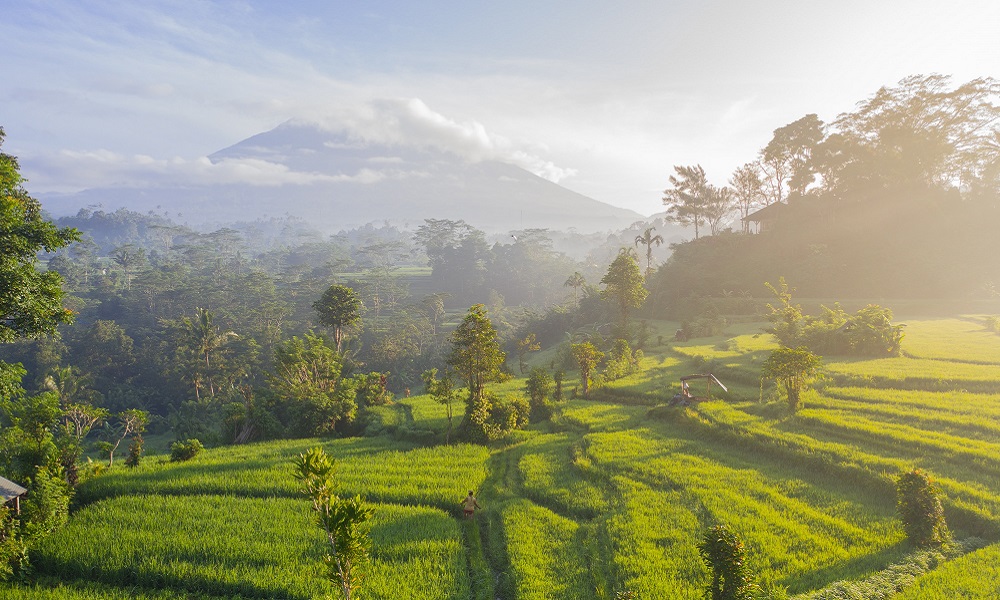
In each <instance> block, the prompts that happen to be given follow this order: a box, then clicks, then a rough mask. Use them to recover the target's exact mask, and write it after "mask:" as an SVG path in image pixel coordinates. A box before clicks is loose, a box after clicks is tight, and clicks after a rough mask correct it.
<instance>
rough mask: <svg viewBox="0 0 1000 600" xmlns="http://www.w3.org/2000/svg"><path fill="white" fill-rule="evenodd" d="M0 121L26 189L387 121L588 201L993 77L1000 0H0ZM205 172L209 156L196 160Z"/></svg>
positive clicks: (998, 71) (653, 197)
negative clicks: (301, 133) (298, 131)
mask: <svg viewBox="0 0 1000 600" xmlns="http://www.w3.org/2000/svg"><path fill="white" fill-rule="evenodd" d="M0 15H2V16H0V81H2V85H0V125H2V126H3V127H4V128H5V129H6V132H7V142H6V144H5V146H4V150H5V151H7V152H10V153H13V154H17V155H19V156H20V158H21V163H22V168H23V171H24V172H25V174H26V175H27V176H28V177H29V178H30V182H29V184H28V189H29V191H31V192H33V193H35V194H36V195H37V194H39V193H43V192H45V191H49V190H70V189H77V188H80V187H83V186H96V185H105V184H111V183H114V182H116V181H123V180H128V179H130V178H133V179H134V178H137V177H141V173H142V172H143V169H153V170H156V169H158V170H160V171H161V172H163V171H164V170H167V169H168V170H169V171H168V172H170V173H176V174H177V176H178V177H183V176H184V174H185V173H186V172H187V171H188V170H191V171H197V172H198V173H200V175H201V176H202V177H204V176H206V175H205V174H206V172H209V171H210V170H209V171H206V161H204V160H203V157H204V156H205V155H207V154H210V153H212V152H214V151H216V150H219V149H221V148H224V147H226V146H229V145H231V144H233V143H236V142H238V141H240V140H241V139H244V138H246V137H249V136H251V135H253V134H256V133H259V132H261V131H265V130H267V129H270V128H272V127H274V126H276V125H278V124H280V123H282V122H283V121H286V120H288V119H291V118H300V119H308V120H318V121H323V122H325V123H327V124H332V125H334V126H336V127H342V128H344V129H346V130H349V131H352V132H353V133H355V134H357V135H361V136H365V135H368V134H369V133H370V132H372V131H373V130H378V131H381V132H382V133H383V134H384V133H385V129H386V128H393V132H394V133H393V139H395V140H397V141H399V142H401V143H417V144H420V143H424V139H423V138H424V136H430V137H435V138H437V139H439V142H440V143H441V144H452V143H453V144H454V151H455V152H457V153H463V154H468V155H470V156H474V157H477V158H484V157H488V158H493V157H497V158H503V159H506V160H510V161H513V162H517V163H518V164H521V165H523V166H525V167H527V168H529V169H531V170H533V171H535V172H536V173H539V174H541V175H543V176H546V177H548V178H550V179H553V180H557V181H559V183H561V184H563V185H565V186H566V187H569V188H571V189H573V190H576V191H578V192H581V193H584V194H587V195H589V196H592V197H594V198H596V199H598V200H602V201H605V202H609V203H611V204H615V205H618V206H623V207H627V208H632V209H634V210H636V211H638V212H640V213H643V214H647V215H648V214H652V213H655V212H658V211H661V210H662V209H663V207H662V204H661V200H660V198H661V195H662V190H663V189H664V188H665V187H666V186H667V184H668V181H667V178H668V176H669V175H670V173H671V172H672V165H675V164H694V163H701V164H702V165H703V166H704V167H705V169H706V170H707V172H708V175H709V179H710V180H712V181H713V182H714V183H717V184H723V183H725V181H726V179H727V178H728V176H729V174H730V173H731V172H732V170H733V169H734V168H736V167H737V166H739V165H741V164H742V163H744V162H747V161H749V160H752V159H753V158H754V155H755V153H756V152H757V150H758V149H759V148H761V147H762V146H763V145H765V144H766V143H767V142H768V140H769V139H770V137H771V132H772V131H773V130H774V129H775V128H777V127H780V126H782V125H785V124H787V123H789V122H791V121H794V120H796V119H798V118H799V117H801V116H803V115H805V114H807V113H811V112H814V113H817V114H818V115H819V116H820V118H821V119H824V120H826V121H829V120H832V119H833V118H835V117H836V116H837V114H838V113H841V112H844V111H849V110H851V109H852V108H853V107H854V104H855V103H856V102H858V101H859V100H862V99H864V98H866V97H867V96H869V95H871V94H872V93H873V92H875V91H876V90H877V89H878V88H879V87H880V86H883V85H892V84H894V83H895V82H897V81H898V80H900V79H902V78H903V77H905V76H907V75H913V74H926V73H944V74H950V75H953V76H954V78H955V81H956V82H963V81H967V80H969V79H972V78H975V77H981V76H998V77H1000V36H998V32H1000V2H997V1H996V0H984V1H963V0H954V1H948V2H945V1H942V0H930V1H928V0H906V1H903V0H895V1H881V0H868V1H851V0H838V1H827V2H818V1H810V0H798V1H795V0H787V1H776V0H771V1H752V0H730V1H727V2H708V1H702V2H694V1H690V2H676V1H668V0H658V1H647V0H631V1H629V2H616V3H612V2H594V1H589V0H573V1H550V2H539V1H538V0H534V1H531V2H528V1H522V0H507V1H505V2H490V3H477V2H469V1H468V0H464V1H461V2H458V1H456V2H423V3H417V2H407V1H402V0H398V1H395V2H388V1H386V2H380V1H370V2H363V1H355V2H348V1H345V0H342V1H340V2H330V1H323V0H314V1H300V2H277V1H274V2H264V1H259V0H258V1H247V2H221V1H220V2H205V1H197V0H176V1H142V2H136V1H134V0H127V1H121V2H117V1H115V0H106V1H101V2H88V1H85V0H73V1H69V2H61V1H34V0H0ZM209 175H210V173H209Z"/></svg>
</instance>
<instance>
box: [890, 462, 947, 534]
mask: <svg viewBox="0 0 1000 600" xmlns="http://www.w3.org/2000/svg"><path fill="white" fill-rule="evenodd" d="M896 493H897V500H896V509H897V510H898V511H899V517H900V519H901V520H902V521H903V529H904V530H905V531H906V535H907V537H909V538H910V541H911V542H913V544H914V545H917V546H931V545H937V544H943V543H945V542H947V541H949V540H950V539H951V534H950V533H949V532H948V525H947V524H946V523H945V521H944V508H943V507H942V506H941V498H940V496H939V493H938V490H937V487H936V486H935V485H934V482H933V481H932V480H931V478H930V477H929V476H928V475H927V474H926V473H924V472H923V471H921V470H920V469H914V470H912V471H910V472H909V473H903V474H902V475H900V476H899V479H898V480H897V482H896Z"/></svg>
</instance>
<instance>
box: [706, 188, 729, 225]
mask: <svg viewBox="0 0 1000 600" xmlns="http://www.w3.org/2000/svg"><path fill="white" fill-rule="evenodd" d="M734 204H735V201H734V199H733V191H732V190H731V189H729V188H727V187H721V188H720V187H715V186H714V185H708V186H707V187H706V188H705V221H707V222H708V227H709V229H710V230H711V232H712V235H718V234H719V231H720V230H721V228H722V220H723V219H725V218H726V217H727V216H728V215H730V214H732V212H733V206H734Z"/></svg>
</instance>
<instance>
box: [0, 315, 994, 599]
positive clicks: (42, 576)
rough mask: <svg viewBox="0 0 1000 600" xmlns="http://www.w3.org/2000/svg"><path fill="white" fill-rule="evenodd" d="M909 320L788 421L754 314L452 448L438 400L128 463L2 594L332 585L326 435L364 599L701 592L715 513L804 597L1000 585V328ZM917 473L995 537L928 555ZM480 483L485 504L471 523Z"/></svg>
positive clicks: (247, 591) (833, 365) (839, 368)
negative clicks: (302, 466) (354, 541)
mask: <svg viewBox="0 0 1000 600" xmlns="http://www.w3.org/2000/svg"><path fill="white" fill-rule="evenodd" d="M907 324H908V327H907V337H906V339H905V340H904V342H903V350H904V356H902V357H898V358H884V359H869V360H857V359H844V358H842V357H825V360H824V364H825V368H826V370H827V373H828V376H827V377H826V379H824V380H821V381H819V382H818V383H817V384H816V389H815V390H813V391H810V392H808V393H807V394H806V395H805V396H804V398H803V406H802V408H801V409H800V410H799V411H798V412H797V413H795V414H791V413H789V412H788V411H787V408H786V407H785V406H784V404H783V403H782V402H781V401H780V399H779V398H777V397H776V396H775V394H774V392H773V391H771V390H770V389H767V388H762V387H761V386H760V384H759V376H757V374H758V373H759V364H760V361H761V360H762V359H763V358H764V357H766V355H767V353H768V352H769V351H770V349H771V348H772V347H773V344H772V342H771V341H770V338H769V337H768V336H766V335H754V334H752V333H748V331H751V330H750V329H749V328H747V327H741V328H740V329H739V330H738V331H737V332H736V333H738V335H733V336H728V337H727V336H722V337H720V338H711V339H707V340H692V341H691V342H686V343H683V344H675V345H673V346H667V345H666V344H664V345H662V346H657V348H656V351H655V352H654V351H649V352H647V354H646V358H645V360H644V362H643V363H642V366H643V369H642V371H641V372H640V373H637V374H635V375H632V376H630V377H626V378H623V379H621V380H618V381H615V382H613V383H611V384H608V385H607V386H605V387H604V388H601V389H599V390H597V391H596V392H595V394H594V395H593V396H592V397H591V398H590V399H583V398H575V399H571V400H566V401H562V402H560V403H558V405H557V414H556V416H555V418H554V419H553V421H552V422H551V423H544V424H540V425H538V426H533V427H531V428H529V429H528V430H526V431H522V432H518V433H517V434H516V435H513V436H511V437H510V438H508V439H506V440H504V441H502V442H501V443H498V444H496V445H493V446H489V447H487V446H478V445H468V444H453V445H445V444H443V443H442V442H443V432H444V431H445V430H446V429H447V419H446V413H445V407H443V406H441V405H439V404H437V403H435V402H433V400H431V399H430V398H428V397H426V396H414V397H412V398H406V399H400V400H399V401H398V403H397V404H396V405H393V406H390V407H383V408H382V409H380V411H379V413H378V415H376V417H375V418H377V423H376V425H377V427H376V429H377V430H378V431H379V432H381V435H378V436H375V437H357V438H343V439H333V440H291V441H279V442H270V443H262V444H251V445H247V446H239V447H228V448H219V449H214V450H210V451H207V452H205V453H204V454H203V455H201V456H199V457H197V458H196V459H194V460H192V461H190V462H186V463H168V462H165V461H161V460H158V459H155V458H154V459H149V460H147V461H145V463H144V464H143V465H142V466H140V467H139V468H136V469H131V470H130V469H125V468H117V467H116V468H115V469H112V470H111V471H110V472H108V473H106V474H104V475H102V476H100V477H97V478H95V479H92V480H90V481H88V482H86V483H85V484H84V486H83V487H82V488H81V489H80V492H79V495H78V505H79V508H78V509H77V510H76V511H75V513H74V514H73V516H72V518H71V520H70V523H69V524H68V525H67V526H66V527H65V528H63V529H61V530H59V531H57V532H56V533H55V534H53V535H52V536H50V537H49V538H48V539H47V540H46V541H45V542H44V543H43V544H42V545H40V546H39V547H38V548H36V549H34V550H33V551H32V555H31V559H32V564H33V565H34V568H35V571H36V577H37V583H36V584H33V585H32V586H20V585H16V584H8V585H7V586H6V587H0V599H3V598H26V599H29V600H34V599H39V600H42V599H44V600H48V599H52V600H62V599H66V600H75V599H77V598H95V599H108V600H117V599H119V598H137V599H140V600H146V599H150V600H154V599H155V600H159V599H160V598H168V597H178V596H180V597H187V598H196V599H206V600H210V599H212V598H222V597H235V596H239V597H243V598H292V599H311V598H324V597H328V596H329V597H335V595H336V590H335V589H333V588H332V587H331V584H330V583H329V582H327V581H325V580H324V578H323V577H322V572H323V562H322V555H323V552H324V549H323V539H322V534H321V532H320V531H319V529H318V528H317V527H316V526H315V524H314V522H313V520H312V516H311V514H310V511H309V506H308V503H307V502H306V501H305V500H304V499H303V498H302V497H301V495H300V493H299V491H298V488H297V485H296V482H295V480H294V478H293V477H292V474H291V468H290V459H291V457H292V456H294V455H295V454H297V453H299V452H302V451H304V450H305V449H307V448H309V447H312V446H315V445H317V444H321V445H322V446H323V447H324V448H325V449H326V450H327V452H328V453H330V454H331V455H333V456H334V457H336V459H337V460H338V475H337V477H338V483H339V489H338V491H339V492H340V493H342V494H347V495H355V494H359V495H361V496H362V497H363V498H364V499H365V500H366V501H367V502H369V503H371V504H372V505H373V506H374V507H375V509H376V517H375V520H374V522H373V523H372V525H371V530H370V538H371V542H372V561H371V563H370V564H369V565H367V566H366V568H365V569H366V577H365V580H364V585H363V587H362V591H361V593H360V594H359V595H358V596H357V597H358V598H359V599H365V598H387V599H388V598H393V599H396V598H442V599H459V598H462V599H464V598H477V599H482V600H486V599H490V600H496V599H497V598H505V599H510V600H514V599H518V600H521V599H536V598H539V599H540V598H598V599H612V598H615V595H616V594H617V593H619V592H624V591H628V592H632V593H633V594H635V595H636V597H638V598H641V599H643V600H646V599H659V598H663V599H675V598H680V599H685V598H691V599H694V598H701V597H703V595H704V589H705V585H706V584H707V581H708V571H707V568H706V567H705V565H704V564H703V563H702V561H701V559H700V556H699V554H698V550H697V544H698V542H699V540H700V536H701V535H702V533H703V532H704V531H705V530H706V529H707V528H708V527H710V526H711V525H714V524H717V523H725V524H727V525H729V526H730V527H732V528H733V530H734V531H736V532H737V533H738V535H739V536H740V537H741V539H742V540H743V541H744V543H745V545H746V548H747V553H748V554H747V562H748V565H749V567H750V570H751V571H752V572H753V573H754V575H755V577H756V579H757V581H758V582H760V583H762V584H764V585H765V587H768V588H770V589H785V590H787V591H788V593H790V594H792V595H794V597H796V598H802V599H805V598H846V597H859V598H862V597H863V598H868V597H872V598H874V597H879V598H883V597H886V598H887V597H890V596H889V595H885V594H889V593H897V592H896V591H894V590H897V589H898V596H892V597H898V598H902V599H910V598H914V599H915V598H921V599H923V598H930V599H934V598H959V597H967V598H993V597H997V595H998V594H1000V570H998V569H997V567H996V564H997V552H998V550H997V549H998V548H1000V545H997V543H996V542H997V541H998V540H1000V425H997V420H998V417H1000V336H997V335H996V334H993V333H989V335H986V333H984V331H983V330H982V327H981V325H979V324H978V322H977V321H976V319H975V318H974V317H968V318H954V319H937V320H933V321H919V320H918V321H912V320H911V321H908V322H907ZM989 336H992V337H989ZM934 340H939V341H940V343H934ZM708 369H711V370H712V372H714V373H716V374H717V375H718V376H719V377H720V378H721V379H722V380H723V381H724V382H726V383H727V384H731V385H729V387H730V392H729V393H726V394H719V393H718V390H713V395H715V396H716V399H713V400H706V401H702V402H698V403H695V404H694V405H691V406H686V407H668V406H666V404H667V402H668V401H669V400H670V398H671V396H672V395H673V394H674V393H675V391H676V390H677V385H676V382H677V377H679V376H680V375H682V374H686V373H692V372H703V371H704V370H708ZM571 375H574V374H571ZM521 386H523V380H513V381H511V382H507V383H506V384H504V386H503V389H504V390H505V391H506V392H515V391H517V390H518V389H520V387H521ZM570 386H572V382H569V385H568V386H567V387H566V389H567V390H569V389H571V387H570ZM696 391H698V390H696ZM455 408H456V411H457V412H459V413H460V411H461V409H462V407H461V406H456V407H455ZM459 418H460V414H459V416H458V417H456V425H457V421H458V419H459ZM413 432H424V433H421V434H420V436H423V437H420V436H415V435H414V434H413ZM425 439H429V440H430V442H429V443H428V442H426V441H422V440H425ZM414 440H416V441H414ZM914 467H920V468H922V469H925V470H926V471H928V472H929V473H930V474H931V476H932V477H933V478H934V479H935V480H936V482H937V484H938V485H939V487H940V489H941V490H942V492H943V494H944V503H945V509H946V516H947V517H948V519H949V523H950V526H951V528H952V530H953V532H954V534H955V536H956V539H957V540H959V541H960V542H962V543H965V542H964V541H963V540H979V542H977V543H976V544H973V543H971V542H970V543H968V544H966V545H965V546H961V547H962V548H968V549H972V548H974V547H979V546H985V547H984V548H982V549H979V550H975V551H968V550H963V551H957V550H956V551H954V552H952V553H951V554H948V555H947V556H945V555H944V554H942V555H940V556H938V555H933V556H931V555H929V554H928V555H924V554H920V553H914V549H913V548H912V547H911V546H909V544H908V542H907V541H906V540H905V536H904V534H903V531H902V527H901V526H900V524H899V522H898V519H897V517H896V515H895V494H894V485H893V482H894V478H895V477H896V476H897V475H898V474H899V473H901V472H903V471H905V470H909V469H911V468H914ZM469 489H472V490H475V491H476V492H477V495H478V497H479V500H480V503H481V504H482V505H483V507H484V508H483V510H482V511H481V512H480V514H477V515H476V517H475V519H473V520H471V521H466V520H463V518H462V516H461V514H460V510H459V501H460V500H461V499H462V497H463V496H464V495H465V494H466V493H467V491H468V490H469ZM965 552H968V553H965ZM928 557H929V558H928ZM888 581H891V582H892V583H891V584H887V583H884V582H888ZM887 586H891V590H890V589H889V587H887ZM880 587H881V589H882V590H883V591H881V592H878V594H876V593H875V592H864V593H863V594H862V595H857V596H845V595H843V594H845V593H848V592H844V591H843V590H855V591H856V590H873V589H876V588H880ZM887 590H888V591H887ZM851 593H854V592H851ZM859 593H860V592H859Z"/></svg>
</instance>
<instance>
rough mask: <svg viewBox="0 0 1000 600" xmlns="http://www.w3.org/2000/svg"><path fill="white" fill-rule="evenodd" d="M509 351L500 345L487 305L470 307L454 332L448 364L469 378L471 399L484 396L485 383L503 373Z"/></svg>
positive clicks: (478, 398)
mask: <svg viewBox="0 0 1000 600" xmlns="http://www.w3.org/2000/svg"><path fill="white" fill-rule="evenodd" d="M505 360H507V355H506V354H505V353H504V352H503V350H501V349H500V342H499V341H498V340H497V330H496V329H495V328H494V327H493V323H492V322H491V321H490V319H489V317H488V316H486V307H485V306H483V305H482V304H476V305H473V306H472V307H470V308H469V312H468V314H466V315H465V318H464V319H462V323H461V324H459V326H458V327H457V328H456V329H455V331H453V332H452V334H451V353H450V354H449V355H448V364H449V365H450V366H451V367H452V368H453V369H454V370H455V372H456V373H457V374H459V375H460V376H461V377H463V378H464V379H465V381H466V386H467V387H468V388H469V399H470V401H473V402H474V401H477V400H481V399H482V397H483V390H484V389H485V387H486V384H487V383H489V382H491V381H497V380H498V379H500V377H501V372H500V367H502V366H503V363H504V361H505Z"/></svg>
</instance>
